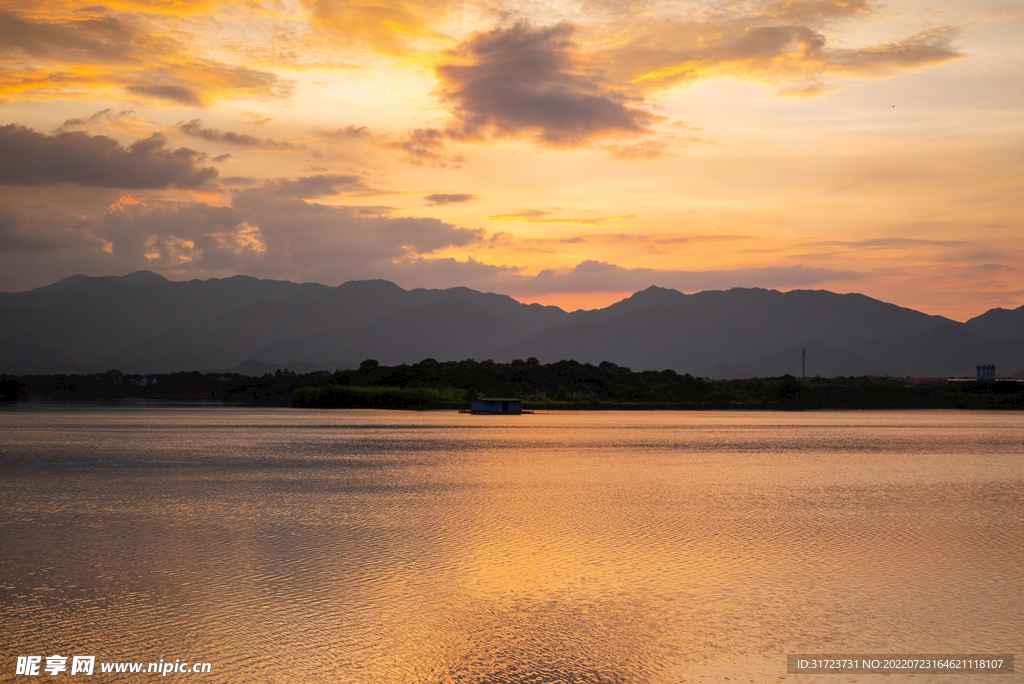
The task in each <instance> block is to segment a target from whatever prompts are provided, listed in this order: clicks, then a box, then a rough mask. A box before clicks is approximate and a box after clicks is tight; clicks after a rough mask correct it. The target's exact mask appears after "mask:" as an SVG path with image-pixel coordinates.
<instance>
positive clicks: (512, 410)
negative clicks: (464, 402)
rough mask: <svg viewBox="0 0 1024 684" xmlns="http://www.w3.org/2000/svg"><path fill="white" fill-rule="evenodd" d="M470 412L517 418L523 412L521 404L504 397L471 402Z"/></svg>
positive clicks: (518, 401) (484, 398)
mask: <svg viewBox="0 0 1024 684" xmlns="http://www.w3.org/2000/svg"><path fill="white" fill-rule="evenodd" d="M470 411H471V412H472V413H480V414H485V415H492V414H493V415H516V416H518V415H520V414H521V413H522V412H523V402H521V401H520V400H518V399H510V398H506V397H483V398H480V399H474V400H473V403H472V404H470Z"/></svg>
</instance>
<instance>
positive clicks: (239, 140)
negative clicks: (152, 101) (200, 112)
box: [178, 119, 302, 150]
mask: <svg viewBox="0 0 1024 684" xmlns="http://www.w3.org/2000/svg"><path fill="white" fill-rule="evenodd" d="M178 130H180V131H181V132H182V133H184V134H185V135H190V136H192V137H193V138H201V139H203V140H211V141H214V142H224V143H228V144H230V145H241V146H244V147H267V148H272V149H280V150H295V149H302V147H301V146H299V145H293V144H291V143H286V142H278V141H276V140H272V139H270V138H257V137H255V136H252V135H246V134H244V133H235V132H234V131H218V130H216V129H213V128H203V122H202V121H200V120H199V119H192V120H191V121H187V122H184V123H180V124H178Z"/></svg>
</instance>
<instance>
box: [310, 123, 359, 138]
mask: <svg viewBox="0 0 1024 684" xmlns="http://www.w3.org/2000/svg"><path fill="white" fill-rule="evenodd" d="M318 134H319V135H322V136H324V137H325V138H365V137H366V136H368V135H370V129H368V128H367V127H366V126H345V127H344V128H337V129H335V130H333V131H320V132H319V133H318Z"/></svg>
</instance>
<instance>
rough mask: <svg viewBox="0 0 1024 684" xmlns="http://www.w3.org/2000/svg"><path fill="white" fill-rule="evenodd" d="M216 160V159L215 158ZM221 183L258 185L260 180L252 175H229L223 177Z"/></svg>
mask: <svg viewBox="0 0 1024 684" xmlns="http://www.w3.org/2000/svg"><path fill="white" fill-rule="evenodd" d="M214 161H216V159H215V160H214ZM220 183H221V184H222V185H232V186H237V185H256V184H257V183H259V181H258V180H257V179H255V178H252V177H251V176H228V177H227V178H221V179H220Z"/></svg>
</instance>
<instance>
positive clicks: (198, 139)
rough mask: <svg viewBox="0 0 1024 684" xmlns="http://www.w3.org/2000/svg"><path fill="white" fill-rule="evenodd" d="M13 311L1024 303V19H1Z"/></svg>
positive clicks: (202, 0) (596, 11)
mask: <svg viewBox="0 0 1024 684" xmlns="http://www.w3.org/2000/svg"><path fill="white" fill-rule="evenodd" d="M0 60H2V62H0V200H2V201H0V290H4V291H17V290H25V289H29V288H33V287H38V286H41V285H46V284H49V283H51V282H54V281H56V280H58V279H60V278H64V277H66V276H69V275H72V274H75V273H84V274H86V275H124V274H126V273H129V272H132V271H136V270H139V269H148V270H152V271H155V272H158V273H161V274H163V275H165V276H167V277H168V278H171V279H172V280H185V279H191V278H203V279H205V278H212V277H225V276H230V275H235V274H246V275H252V276H256V277H260V278H274V279H287V280H293V281H299V282H320V283H324V284H327V285H338V284H340V283H342V282H345V281H347V280H353V279H366V278H385V279H388V280H392V281H394V282H396V283H398V284H399V285H401V286H402V287H405V288H411V287H452V286H456V285H465V286H468V287H472V288H474V289H478V290H484V291H491V292H501V293H505V294H509V295H512V296H513V297H515V298H517V299H519V300H521V301H524V302H543V303H549V304H557V305H559V306H561V307H563V308H565V309H569V310H572V309H576V308H593V307H597V306H605V305H607V304H609V303H611V302H613V301H616V300H618V299H621V298H622V297H624V296H627V295H628V294H630V293H632V292H634V291H636V290H639V289H643V288H645V287H647V286H649V285H659V286H663V287H672V288H676V289H679V290H682V291H684V292H696V291H699V290H707V289H727V288H730V287H736V286H741V287H765V288H776V289H782V290H789V289H795V288H802V289H808V288H810V289H827V290H832V291H835V292H862V293H864V294H867V295H869V296H872V297H876V298H878V299H882V300H885V301H889V302H893V303H896V304H900V305H903V306H909V307H913V308H916V309H920V310H923V311H926V312H928V313H934V314H942V315H946V316H949V317H951V318H955V319H958V320H964V319H966V318H969V317H971V316H975V315H978V314H980V313H982V312H984V311H985V310H987V309H989V308H992V307H995V306H1002V307H1006V308H1013V307H1017V306H1020V305H1021V304H1024V270H1022V269H1024V266H1022V264H1024V3H1022V2H1021V1H1020V0H1012V1H1011V0H977V1H970V2H968V1H966V0H934V1H933V0H927V1H919V0H898V1H896V2H890V3H883V2H869V1H867V0H806V1H804V0H789V1H787V0H775V1H769V2H663V1H658V0H651V1H644V0H636V1H633V2H630V1H628V0H622V1H619V0H578V1H575V2H565V1H555V2H547V1H543V0H538V1H523V2H517V3H505V2H501V1H494V2H490V1H488V0H480V1H478V2H472V1H466V2H457V1H452V2H444V0H440V1H435V2H430V3H427V2H418V1H417V0H377V1H374V0H361V1H352V2H346V1H344V0H275V1H265V2H260V1H257V0H241V1H237V2H236V1H232V0H228V1H220V0H168V1H166V2H161V1H159V0H153V1H147V0H100V1H97V0H62V1H60V2H51V1H49V0H32V1H31V2H29V1H27V0H0Z"/></svg>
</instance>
